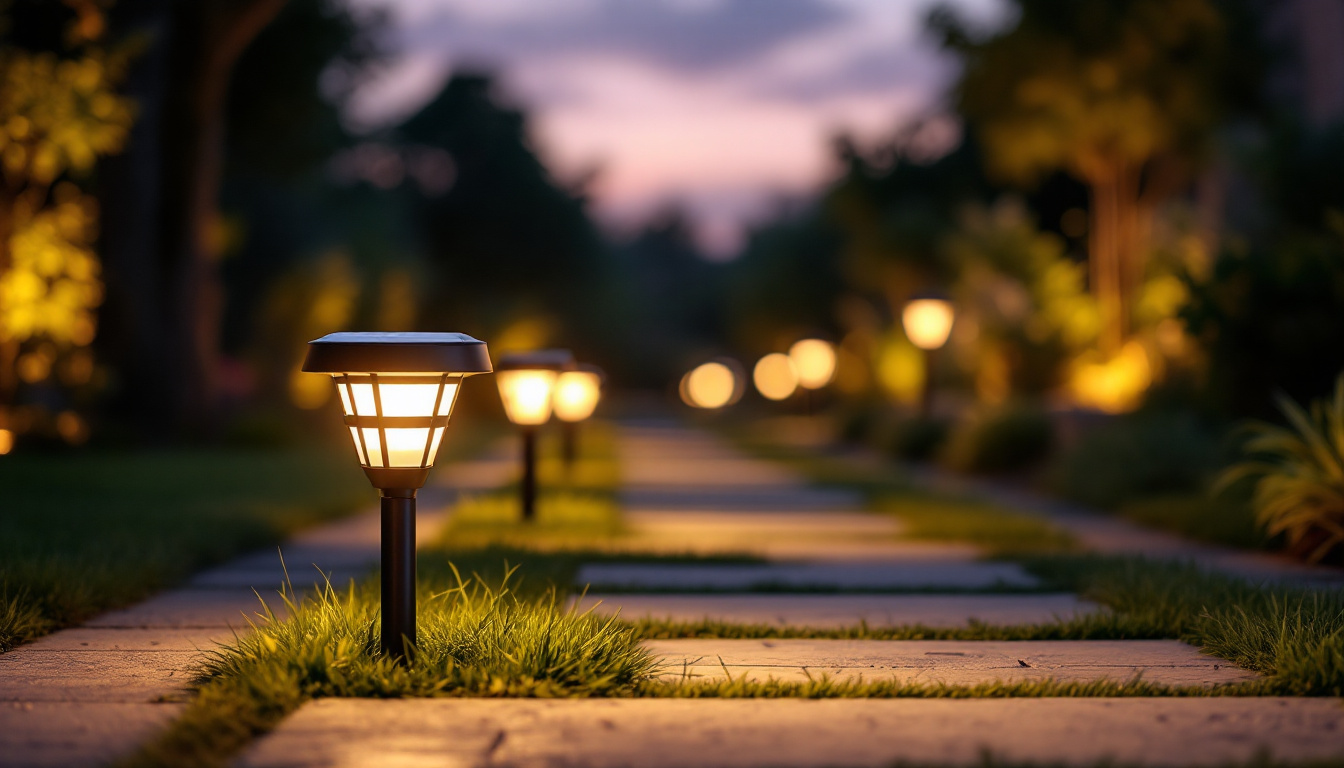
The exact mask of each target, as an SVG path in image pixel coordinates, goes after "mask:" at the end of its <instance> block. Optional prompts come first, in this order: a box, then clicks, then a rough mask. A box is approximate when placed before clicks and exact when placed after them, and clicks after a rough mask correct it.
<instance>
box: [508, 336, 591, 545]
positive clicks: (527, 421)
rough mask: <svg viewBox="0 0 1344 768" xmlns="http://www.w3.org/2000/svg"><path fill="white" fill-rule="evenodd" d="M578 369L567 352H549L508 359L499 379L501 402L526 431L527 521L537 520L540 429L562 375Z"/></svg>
mask: <svg viewBox="0 0 1344 768" xmlns="http://www.w3.org/2000/svg"><path fill="white" fill-rule="evenodd" d="M573 367H574V355H573V354H571V353H570V351H569V350H567V349H545V350H541V351H538V352H521V353H516V354H511V355H504V356H503V357H501V358H500V359H499V368H498V372H497V374H496V375H495V379H496V383H497V384H499V398H500V399H501V400H503V401H504V413H505V415H507V416H508V417H509V421H512V422H513V423H514V424H517V425H518V426H520V427H522V432H523V478H522V482H521V483H520V488H519V491H520V494H521V497H522V502H523V520H524V521H531V520H534V519H536V516H537V428H538V427H540V426H541V425H542V424H545V423H546V422H547V421H550V419H551V409H552V407H553V405H554V397H555V382H556V379H558V378H559V377H560V374H561V372H563V371H567V370H570V369H572V368H573Z"/></svg>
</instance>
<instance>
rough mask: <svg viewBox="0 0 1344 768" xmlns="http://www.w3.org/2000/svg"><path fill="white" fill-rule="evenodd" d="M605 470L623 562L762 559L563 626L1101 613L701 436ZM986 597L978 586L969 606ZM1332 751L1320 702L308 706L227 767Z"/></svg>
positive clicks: (671, 576)
mask: <svg viewBox="0 0 1344 768" xmlns="http://www.w3.org/2000/svg"><path fill="white" fill-rule="evenodd" d="M623 462H624V464H623V468H624V471H625V477H626V480H627V488H626V492H625V502H626V505H627V512H628V514H627V521H628V522H629V524H630V526H631V528H632V529H633V536H632V538H631V539H630V541H628V542H627V543H628V544H629V545H630V547H631V548H632V549H635V550H639V551H659V552H697V553H701V554H713V555H728V556H731V555H751V556H753V557H757V558H764V559H765V560H766V561H767V562H765V563H763V564H762V563H750V564H748V563H744V564H737V565H734V564H730V563H716V564H686V565H662V564H659V565H657V566H649V565H640V564H612V563H600V564H590V565H588V566H585V567H584V568H583V569H582V570H581V572H580V574H579V581H580V582H584V583H590V584H598V585H601V586H607V587H611V588H613V589H619V591H618V592H605V593H600V592H590V593H589V594H588V596H587V597H586V598H585V599H584V602H583V603H582V604H581V605H580V606H579V607H580V608H581V609H585V610H586V609H592V610H595V611H598V612H601V613H607V614H610V613H614V612H618V611H619V612H620V614H621V615H622V616H624V617H626V618H630V619H635V618H648V619H654V620H658V619H670V620H673V621H684V622H696V621H709V622H715V621H718V622H730V623H746V624H764V625H770V626H775V627H794V628H798V627H814V628H836V627H855V626H858V625H860V624H864V623H866V624H868V625H869V626H872V627H886V626H909V625H923V626H928V627H957V626H965V625H967V624H968V623H970V622H972V621H980V622H987V623H990V624H1008V625H1012V624H1033V623H1042V622H1048V621H1051V620H1053V619H1054V618H1056V617H1069V616H1074V615H1078V614H1082V613H1087V612H1093V611H1100V610H1103V609H1102V608H1101V607H1100V606H1097V605H1094V604H1091V603H1088V602H1086V601H1083V600H1080V599H1078V598H1077V597H1076V596H1074V595H1068V594H1046V593H1038V592H1031V591H1028V592H1021V591H1020V590H1023V589H1026V590H1032V589H1035V588H1036V582H1035V581H1034V580H1032V579H1031V578H1030V577H1029V576H1027V575H1026V574H1025V573H1023V572H1021V571H1020V570H1019V569H1017V568H1016V567H1015V566H1012V565H1010V564H1004V563H995V562H984V561H981V560H980V559H979V553H978V552H977V551H975V550H974V549H972V548H969V547H965V546H960V545H941V544H932V543H923V542H914V541H908V540H902V539H901V538H900V526H899V523H897V522H896V521H894V520H892V519H890V518H885V517H879V516H873V515H867V514H863V513H861V511H860V510H859V499H858V498H857V497H856V496H855V495H853V494H848V493H842V492H835V491H817V490H816V489H812V488H808V487H807V486H806V485H804V484H803V483H802V482H800V481H799V479H798V478H797V477H795V476H793V475H791V474H789V473H788V472H786V471H784V470H783V469H782V468H780V467H779V466H776V465H772V464H768V463H765V462H761V461H756V460H753V459H749V458H747V457H745V456H742V455H741V454H740V453H738V452H736V451H733V450H732V449H730V448H729V447H728V446H726V445H725V444H724V443H722V442H720V441H718V440H715V439H714V438H712V437H710V436H709V435H707V434H705V433H702V432H696V431H692V430H686V429H677V428H673V427H671V426H647V425H646V426H644V427H640V428H630V429H626V430H625V431H624V432H623ZM989 587H994V588H996V589H995V591H989V592H979V593H977V592H975V591H974V590H975V589H985V588H989ZM1004 587H1009V588H1010V589H1009V590H1008V591H1004V590H1003V588H1004ZM677 589H681V590H683V591H682V592H680V593H676V592H675V591H674V590H677ZM1012 589H1017V590H1019V591H1018V593H1012ZM789 590H801V593H799V592H797V591H795V592H790V591H789ZM912 590H916V592H913V593H912ZM828 591H829V593H828ZM877 591H887V592H889V593H887V594H878V593H876V592H877ZM648 647H649V649H650V650H651V651H653V652H654V653H655V654H656V655H657V656H658V657H659V658H660V659H661V660H662V662H663V664H664V676H665V678H666V679H669V680H676V679H678V678H683V677H684V678H688V679H689V680H691V681H693V682H694V681H712V680H715V679H723V678H724V677H726V676H729V675H731V676H733V677H734V678H742V677H745V678H748V679H754V680H766V679H770V678H774V679H776V680H784V681H806V680H808V679H809V677H811V678H813V679H815V678H816V677H817V676H818V675H821V674H826V675H829V676H832V677H835V678H847V679H853V678H862V679H863V680H897V681H911V682H927V683H939V682H942V683H949V684H967V683H980V682H985V681H995V680H1000V681H1032V680H1041V679H1046V678H1050V679H1055V680H1063V681H1096V680H1112V681H1127V680H1131V679H1134V678H1136V677H1139V678H1141V679H1143V680H1145V681H1149V682H1159V683H1168V684H1172V685H1183V686H1215V685H1224V684H1229V683H1237V682H1243V681H1248V680H1253V679H1255V678H1256V675H1254V674H1253V673H1250V672H1248V671H1246V670H1243V669H1240V668H1237V667H1235V666H1233V665H1229V664H1227V663H1226V662H1223V661H1221V660H1219V659H1216V658H1213V657H1209V656H1205V655H1203V654H1201V653H1200V652H1199V651H1198V650H1197V649H1195V648H1193V647H1190V646H1187V645H1184V644H1182V643H1180V642H1177V641H1171V640H1160V641H1087V642H1060V641H1052V642H1046V641H1022V642H972V641H877V640H813V639H800V640H728V639H712V638H709V639H695V640H658V641H649V642H648ZM1341 734H1344V708H1341V707H1340V706H1339V703H1338V702H1337V701H1335V700H1323V699H1310V700H1309V699H1267V698H1259V699H1239V698H1221V697H1213V698H1201V699H1175V698H1163V699H1063V698H1057V699H1039V700H1032V699H1009V700H993V699H978V700H977V699H972V700H956V701H949V700H930V699H918V700H908V699H907V700H876V699H848V700H821V701H806V700H788V699H785V700H767V699H750V700H712V699H711V700H705V699H694V700H677V699H658V700H653V699H635V700H575V701H527V700H515V701H499V700H471V701H453V700H415V701H395V702H385V701H368V700H362V701H361V700H324V701H317V702H313V703H311V704H308V705H306V706H305V707H303V708H302V709H301V710H300V711H299V712H298V713H296V714H295V715H294V716H293V717H291V718H289V719H288V720H286V721H285V722H284V723H283V724H282V725H281V726H280V727H279V729H278V730H277V731H276V732H275V733H273V734H272V735H270V736H268V737H266V738H263V739H261V740H260V741H258V742H257V743H256V744H255V745H253V747H252V748H251V749H250V750H249V751H248V752H247V753H246V754H245V755H244V756H243V758H242V759H241V761H240V764H241V765H243V766H249V767H252V768H262V767H265V768H278V767H279V766H333V765H354V764H361V763H363V762H377V763H378V764H380V765H385V766H400V765H408V766H409V765H439V764H444V765H492V766H554V765H576V766H577V765H584V766H685V765H696V766H699V765H704V766H710V765H714V766H767V765H769V766H795V765H796V766H815V765H853V766H866V765H889V764H892V763H896V762H902V761H905V762H913V763H932V764H973V763H974V764H979V763H982V762H983V760H984V756H985V754H992V755H993V756H994V757H995V758H997V759H1002V760H1015V761H1040V762H1045V763H1051V764H1054V763H1062V764H1093V763H1097V762H1104V761H1118V762H1143V763H1151V764H1155V765H1213V764H1226V763H1229V762H1237V761H1250V760H1253V759H1255V758H1257V757H1259V756H1263V755H1272V756H1274V757H1276V758H1280V759H1291V760H1305V759H1320V758H1327V757H1338V756H1340V755H1341V754H1344V736H1341Z"/></svg>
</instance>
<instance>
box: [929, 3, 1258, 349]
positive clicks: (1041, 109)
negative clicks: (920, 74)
mask: <svg viewBox="0 0 1344 768" xmlns="http://www.w3.org/2000/svg"><path fill="white" fill-rule="evenodd" d="M1225 5H1226V4H1222V5H1220V4H1218V3H1217V2H1216V0H1098V1H1097V2H1079V1H1078V0H1016V6H1017V8H1016V10H1017V12H1018V18H1017V22H1016V23H1015V24H1014V25H1013V26H1012V27H1011V28H1009V29H1007V30H1005V31H1002V32H999V33H997V34H992V35H989V36H985V37H977V36H975V35H974V34H972V33H971V32H969V31H968V30H967V27H966V26H965V25H964V24H963V23H962V22H961V21H960V20H959V19H958V18H957V17H956V15H955V14H954V13H953V12H952V11H951V10H950V9H947V8H941V9H939V10H937V11H935V12H934V14H933V15H932V16H931V18H930V25H931V27H932V28H933V29H934V30H935V31H937V32H938V33H940V35H941V37H942V41H943V44H944V46H945V47H946V48H947V49H949V50H951V51H954V52H955V53H957V54H958V55H959V56H960V58H961V60H962V64H963V71H962V74H961V77H960V79H959V81H958V82H957V84H956V86H955V89H954V95H955V99H956V104H957V107H958V109H959V111H960V112H961V114H962V115H964V116H965V117H966V118H967V119H968V121H969V122H970V123H971V126H972V129H973V130H974V132H975V134H976V135H977V137H978V139H979V141H980V142H981V144H982V146H983V147H984V150H985V154H986V159H987V163H988V165H989V167H990V169H991V170H992V171H994V172H995V173H996V174H998V175H1000V176H1002V177H1003V178H1005V179H1008V180H1011V181H1013V182H1018V183H1029V182H1033V181H1035V180H1037V179H1039V178H1040V177H1041V176H1043V175H1044V174H1046V173H1048V172H1050V171H1053V170H1056V169H1065V170H1067V171H1068V172H1069V173H1070V174H1072V175H1074V176H1076V177H1077V178H1078V179H1080V180H1082V181H1083V182H1085V183H1086V184H1087V186H1088V188H1089V192H1090V197H1091V204H1090V211H1089V214H1090V228H1089V247H1088V251H1089V262H1090V264H1089V267H1090V281H1089V282H1090V286H1091V289H1092V291H1093V292H1094V294H1095V295H1096V297H1097V301H1098V305H1099V308H1100V311H1101V313H1102V327H1103V331H1102V346H1103V349H1104V350H1106V351H1107V352H1108V353H1110V352H1115V351H1117V350H1118V349H1119V348H1120V347H1121V346H1122V344H1123V342H1124V339H1125V337H1126V336H1127V334H1128V332H1129V321H1130V313H1131V311H1132V304H1133V297H1134V294H1135V291H1136V289H1137V287H1138V285H1139V284H1140V282H1141V280H1142V278H1143V274H1144V270H1145V260H1146V256H1147V243H1148V238H1149V227H1150V221H1151V216H1152V213H1153V209H1154V206H1155V205H1157V204H1158V203H1159V202H1161V201H1162V200H1163V199H1165V198H1167V197H1168V196H1170V195H1171V194H1173V193H1174V192H1175V191H1177V190H1178V189H1180V188H1181V186H1182V185H1183V184H1185V183H1187V182H1188V180H1189V178H1190V174H1191V171H1192V169H1193V167H1194V166H1195V165H1196V164H1197V163H1199V162H1200V161H1201V160H1202V159H1203V158H1204V156H1205V154H1206V152H1207V150H1208V148H1209V143H1210V139H1211V137H1212V135H1213V133H1214V129H1215V127H1216V125H1217V124H1218V123H1219V121H1220V120H1222V119H1223V118H1224V116H1225V115H1226V114H1227V113H1228V112H1229V110H1230V109H1231V108H1232V106H1233V105H1234V104H1235V103H1237V102H1238V100H1239V99H1240V98H1241V97H1239V96H1237V95H1235V94H1236V92H1237V91H1238V90H1239V89H1240V90H1243V91H1247V90H1251V89H1247V88H1245V81H1244V78H1243V77H1242V74H1244V67H1243V66H1242V64H1240V63H1235V62H1233V61H1232V51H1231V50H1229V49H1230V43H1229V38H1230V35H1231V34H1232V32H1233V30H1232V29H1231V27H1230V23H1229V20H1228V19H1229V17H1228V15H1227V14H1226V13H1225V12H1224V10H1223V6H1225ZM1245 54H1246V52H1245V51H1237V55H1238V56H1244V55H1245Z"/></svg>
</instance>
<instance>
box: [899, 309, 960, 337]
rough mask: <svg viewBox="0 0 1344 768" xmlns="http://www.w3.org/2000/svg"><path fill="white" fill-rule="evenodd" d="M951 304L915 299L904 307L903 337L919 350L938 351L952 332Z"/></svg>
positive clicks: (902, 316) (902, 315)
mask: <svg viewBox="0 0 1344 768" xmlns="http://www.w3.org/2000/svg"><path fill="white" fill-rule="evenodd" d="M952 318H953V310H952V302H950V301H947V300H946V299H915V300H914V301H911V302H910V303H909V304H906V305H905V311H904V312H902V313H901V325H903V326H905V335H906V337H907V338H908V339H910V342H911V343H912V344H914V345H915V346H916V347H919V348H920V349H938V348H940V347H942V346H943V345H944V344H946V343H947V336H948V334H949V333H951V332H952Z"/></svg>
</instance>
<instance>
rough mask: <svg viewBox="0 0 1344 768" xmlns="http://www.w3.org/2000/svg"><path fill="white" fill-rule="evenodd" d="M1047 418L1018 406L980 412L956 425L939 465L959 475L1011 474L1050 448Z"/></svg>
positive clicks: (1036, 409) (1039, 411)
mask: <svg viewBox="0 0 1344 768" xmlns="http://www.w3.org/2000/svg"><path fill="white" fill-rule="evenodd" d="M1054 442H1055V429H1054V424H1053V423H1051V421H1050V415H1049V414H1047V413H1046V412H1045V411H1044V410H1042V409H1041V408H1039V407H1037V406H1032V405H1026V404H1022V403H1017V404H1012V405H1008V406H1005V407H1002V408H996V409H993V410H987V411H982V412H980V413H978V414H976V415H974V416H972V417H971V418H970V419H967V420H966V421H964V422H962V423H961V424H958V425H957V427H956V428H955V429H954V430H953V431H952V434H951V435H950V437H949V438H948V441H947V447H946V449H945V450H944V451H943V461H944V463H946V464H947V465H948V466H949V467H951V468H953V469H956V470H959V471H962V472H1011V471H1014V470H1019V469H1025V468H1027V467H1030V466H1032V465H1034V464H1036V463H1038V462H1039V461H1041V460H1042V459H1044V458H1045V457H1046V456H1047V455H1048V454H1049V453H1050V449H1051V448H1052V447H1053V446H1054Z"/></svg>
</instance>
